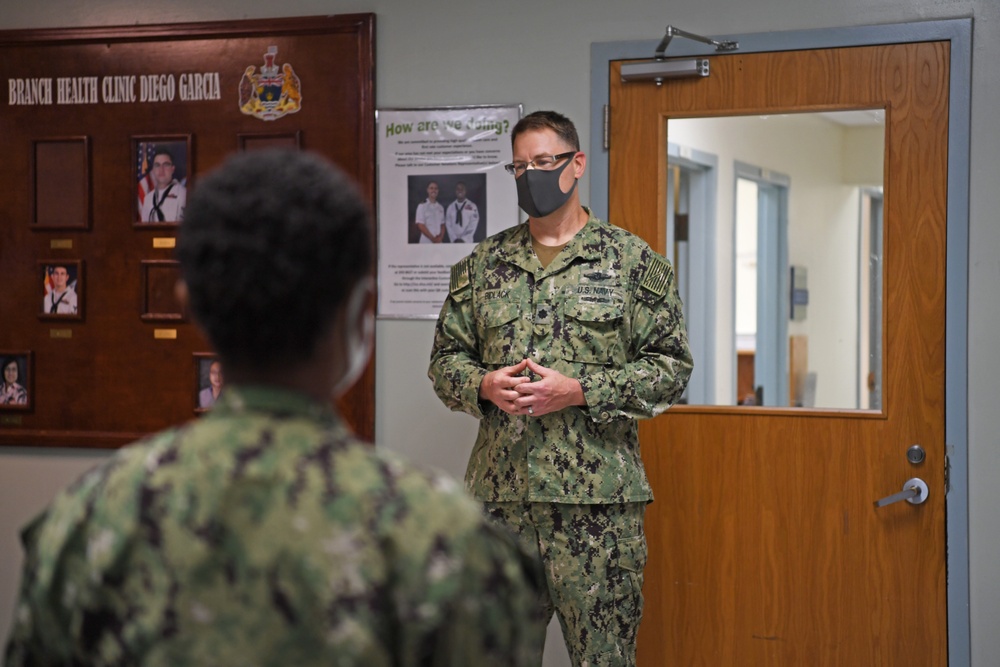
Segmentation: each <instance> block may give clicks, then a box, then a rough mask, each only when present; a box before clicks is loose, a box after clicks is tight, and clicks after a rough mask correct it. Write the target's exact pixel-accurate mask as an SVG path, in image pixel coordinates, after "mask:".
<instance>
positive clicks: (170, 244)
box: [153, 236, 177, 248]
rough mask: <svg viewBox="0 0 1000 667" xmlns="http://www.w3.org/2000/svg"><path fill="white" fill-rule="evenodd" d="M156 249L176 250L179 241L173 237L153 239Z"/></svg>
mask: <svg viewBox="0 0 1000 667" xmlns="http://www.w3.org/2000/svg"><path fill="white" fill-rule="evenodd" d="M153 247H154V248H175V247H177V239H175V238H173V237H172V236H171V237H160V238H155V239H153Z"/></svg>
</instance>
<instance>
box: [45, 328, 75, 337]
mask: <svg viewBox="0 0 1000 667" xmlns="http://www.w3.org/2000/svg"><path fill="white" fill-rule="evenodd" d="M49 337H50V338H72V337H73V330H72V329H49Z"/></svg>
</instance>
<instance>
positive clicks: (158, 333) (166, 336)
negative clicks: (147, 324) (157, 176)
mask: <svg viewBox="0 0 1000 667" xmlns="http://www.w3.org/2000/svg"><path fill="white" fill-rule="evenodd" d="M153 338H155V339H157V340H175V339H176V338H177V329H154V330H153Z"/></svg>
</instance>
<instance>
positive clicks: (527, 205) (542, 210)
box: [515, 160, 576, 218]
mask: <svg viewBox="0 0 1000 667" xmlns="http://www.w3.org/2000/svg"><path fill="white" fill-rule="evenodd" d="M572 163H573V161H572V160H567V161H566V164H564V165H563V166H562V167H560V168H559V169H552V170H551V171H545V170H543V169H526V170H525V172H524V173H523V174H521V176H520V177H519V178H518V179H516V180H515V183H516V184H517V205H518V206H520V207H521V209H522V210H523V211H524V212H525V213H527V214H528V215H530V216H531V217H532V218H544V217H545V216H547V215H549V214H550V213H552V212H553V211H555V210H556V209H558V208H559V207H560V206H562V205H563V204H565V203H566V202H567V201H568V200H569V196H570V195H571V194H573V190H574V189H576V181H575V180H574V181H573V187H571V188H570V189H569V192H563V191H562V190H561V189H559V177H560V176H561V175H562V173H563V171H564V170H565V169H566V167H568V166H569V165H571V164H572Z"/></svg>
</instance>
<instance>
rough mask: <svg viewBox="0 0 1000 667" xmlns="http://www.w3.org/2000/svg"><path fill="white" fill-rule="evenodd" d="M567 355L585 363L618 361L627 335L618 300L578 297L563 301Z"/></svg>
mask: <svg viewBox="0 0 1000 667" xmlns="http://www.w3.org/2000/svg"><path fill="white" fill-rule="evenodd" d="M563 312H564V313H565V316H566V337H565V339H564V340H565V341H566V342H567V343H568V344H567V345H566V346H565V348H564V349H565V350H566V353H565V354H566V356H567V358H569V359H572V360H573V361H579V362H583V363H587V364H609V363H613V364H616V365H617V364H621V363H624V361H625V359H624V356H625V349H626V348H625V346H626V345H627V341H628V335H627V333H628V332H627V331H626V327H625V319H624V316H625V311H624V307H623V304H621V303H600V302H596V303H595V302H588V301H584V300H577V301H574V302H572V303H568V304H566V306H565V308H564V311H563Z"/></svg>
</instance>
